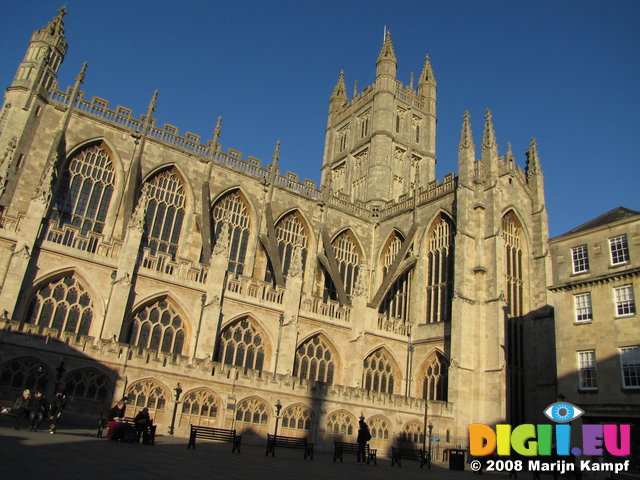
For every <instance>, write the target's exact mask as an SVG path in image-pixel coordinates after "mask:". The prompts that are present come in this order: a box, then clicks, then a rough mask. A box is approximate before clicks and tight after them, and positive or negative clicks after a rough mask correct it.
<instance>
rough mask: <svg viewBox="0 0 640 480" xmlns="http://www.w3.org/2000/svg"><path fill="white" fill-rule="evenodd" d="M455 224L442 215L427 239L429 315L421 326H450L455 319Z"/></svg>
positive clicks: (438, 217) (425, 248) (437, 216)
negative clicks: (453, 312) (444, 324)
mask: <svg viewBox="0 0 640 480" xmlns="http://www.w3.org/2000/svg"><path fill="white" fill-rule="evenodd" d="M454 255H455V224H454V223H453V220H452V218H451V217H450V216H448V214H446V213H444V212H443V211H440V212H438V213H437V214H436V215H435V216H434V217H433V219H432V220H431V223H430V224H429V226H428V227H427V229H426V231H425V235H424V255H423V258H424V259H425V260H424V261H425V277H426V278H425V285H424V286H423V287H421V288H425V290H424V293H425V297H426V305H425V309H426V315H425V318H424V319H422V320H421V323H422V322H424V323H439V322H446V321H448V320H449V319H450V318H451V298H452V295H453V276H454V262H455V257H454Z"/></svg>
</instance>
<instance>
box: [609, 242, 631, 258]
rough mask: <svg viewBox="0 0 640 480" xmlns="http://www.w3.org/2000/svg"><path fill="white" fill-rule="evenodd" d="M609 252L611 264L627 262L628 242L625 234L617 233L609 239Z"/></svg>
mask: <svg viewBox="0 0 640 480" xmlns="http://www.w3.org/2000/svg"><path fill="white" fill-rule="evenodd" d="M609 253H610V255H611V265H612V266H615V265H624V264H625V263H629V260H630V258H629V244H628V243H627V236H626V235H618V236H617V237H613V238H610V239H609Z"/></svg>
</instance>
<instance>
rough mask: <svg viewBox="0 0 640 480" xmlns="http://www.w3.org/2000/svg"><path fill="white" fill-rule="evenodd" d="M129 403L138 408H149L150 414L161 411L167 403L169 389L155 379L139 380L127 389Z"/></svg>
mask: <svg viewBox="0 0 640 480" xmlns="http://www.w3.org/2000/svg"><path fill="white" fill-rule="evenodd" d="M127 397H128V399H129V400H128V403H129V405H131V406H133V407H134V408H136V409H141V408H145V407H146V408H148V409H149V414H150V415H153V414H155V413H156V412H161V411H163V410H164V409H165V407H166V405H167V399H168V398H169V395H168V393H167V389H166V388H165V387H164V386H163V385H162V384H160V383H159V382H156V381H155V380H152V379H148V380H138V381H137V382H134V383H132V384H131V385H130V386H129V388H128V389H127Z"/></svg>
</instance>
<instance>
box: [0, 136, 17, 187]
mask: <svg viewBox="0 0 640 480" xmlns="http://www.w3.org/2000/svg"><path fill="white" fill-rule="evenodd" d="M17 145H18V137H16V136H15V135H14V136H13V138H11V140H9V142H8V143H7V149H6V150H5V151H4V154H3V155H2V158H0V197H2V195H3V194H4V191H5V189H6V188H7V182H8V181H9V170H10V169H11V166H12V164H13V155H14V152H15V150H16V146H17Z"/></svg>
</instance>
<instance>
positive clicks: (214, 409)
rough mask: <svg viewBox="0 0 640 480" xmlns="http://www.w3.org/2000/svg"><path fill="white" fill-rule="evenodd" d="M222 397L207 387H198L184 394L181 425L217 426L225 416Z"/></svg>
mask: <svg viewBox="0 0 640 480" xmlns="http://www.w3.org/2000/svg"><path fill="white" fill-rule="evenodd" d="M223 413H224V409H223V403H222V398H221V397H220V395H218V394H217V393H216V392H214V391H213V390H211V389H210V388H207V387H197V388H193V389H191V390H189V391H188V392H186V393H185V394H184V395H183V396H182V406H181V407H180V421H179V425H185V426H187V425H200V426H206V427H216V426H217V425H218V424H219V421H220V419H221V418H223Z"/></svg>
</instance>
